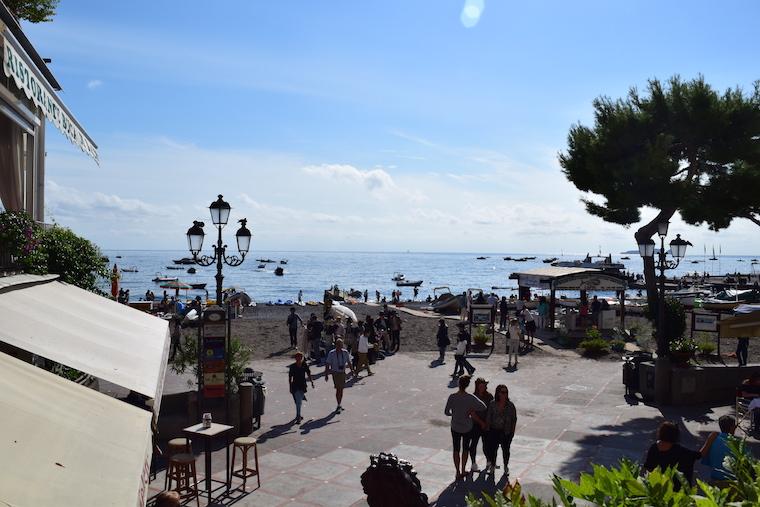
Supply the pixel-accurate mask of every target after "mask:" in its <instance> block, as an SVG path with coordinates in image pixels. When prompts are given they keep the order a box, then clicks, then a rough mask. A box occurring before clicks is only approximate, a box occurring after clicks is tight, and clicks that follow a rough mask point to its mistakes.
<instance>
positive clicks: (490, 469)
mask: <svg viewBox="0 0 760 507" xmlns="http://www.w3.org/2000/svg"><path fill="white" fill-rule="evenodd" d="M470 379H471V377H470V376H469V375H463V376H461V377H459V380H458V386H459V389H458V390H457V392H456V393H454V394H451V395H450V396H449V398H448V400H447V401H446V408H445V409H444V413H445V414H446V415H447V416H450V417H451V439H452V442H453V447H454V450H453V460H454V468H455V469H456V476H455V480H457V481H460V480H462V479H464V478H465V476H466V475H467V461H468V459H469V460H470V462H471V465H470V471H471V472H477V471H479V470H480V467H479V466H478V463H477V452H478V445H479V443H480V442H482V449H483V454H484V455H485V457H486V465H485V472H486V473H490V474H495V470H496V458H497V455H498V452H499V448H501V453H502V459H503V463H504V469H503V474H504V475H506V476H508V475H509V453H510V451H509V450H510V446H511V444H512V439H513V438H514V436H515V429H516V427H517V410H516V409H515V405H514V403H512V401H510V399H509V389H508V388H507V386H506V385H504V384H499V385H498V386H497V387H496V390H495V392H494V394H491V393H490V392H489V391H488V381H487V380H485V379H483V378H478V379H477V380H475V390H474V391H473V392H472V393H469V392H467V388H468V387H469V385H470Z"/></svg>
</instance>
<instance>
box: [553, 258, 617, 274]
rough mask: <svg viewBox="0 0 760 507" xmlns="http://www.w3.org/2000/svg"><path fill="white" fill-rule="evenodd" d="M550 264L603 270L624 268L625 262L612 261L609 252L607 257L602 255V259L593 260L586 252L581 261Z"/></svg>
mask: <svg viewBox="0 0 760 507" xmlns="http://www.w3.org/2000/svg"><path fill="white" fill-rule="evenodd" d="M552 266H557V267H562V268H591V269H601V270H604V271H622V270H624V269H625V264H623V263H621V262H612V254H609V255H608V256H607V257H602V260H600V261H595V260H594V257H592V256H591V255H589V254H586V257H585V258H584V259H583V260H582V261H559V262H553V263H552Z"/></svg>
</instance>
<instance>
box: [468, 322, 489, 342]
mask: <svg viewBox="0 0 760 507" xmlns="http://www.w3.org/2000/svg"><path fill="white" fill-rule="evenodd" d="M488 338H489V337H488V328H487V327H486V326H484V325H479V326H476V327H475V332H474V333H473V336H472V340H473V341H474V342H475V345H479V346H483V345H485V344H486V343H488Z"/></svg>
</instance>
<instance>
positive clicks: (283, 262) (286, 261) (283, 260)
mask: <svg viewBox="0 0 760 507" xmlns="http://www.w3.org/2000/svg"><path fill="white" fill-rule="evenodd" d="M287 263H288V259H282V260H281V261H280V264H287Z"/></svg>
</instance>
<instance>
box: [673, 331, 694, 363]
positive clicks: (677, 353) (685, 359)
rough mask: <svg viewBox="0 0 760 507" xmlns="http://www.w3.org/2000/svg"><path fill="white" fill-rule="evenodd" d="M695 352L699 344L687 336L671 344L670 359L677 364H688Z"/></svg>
mask: <svg viewBox="0 0 760 507" xmlns="http://www.w3.org/2000/svg"><path fill="white" fill-rule="evenodd" d="M695 350H697V344H696V343H695V342H694V340H693V339H691V338H687V337H685V336H682V337H681V338H678V339H676V340H672V341H671V342H670V357H671V359H673V362H674V363H675V364H680V365H685V364H688V363H689V360H690V359H691V358H692V357H693V356H694V351H695Z"/></svg>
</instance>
